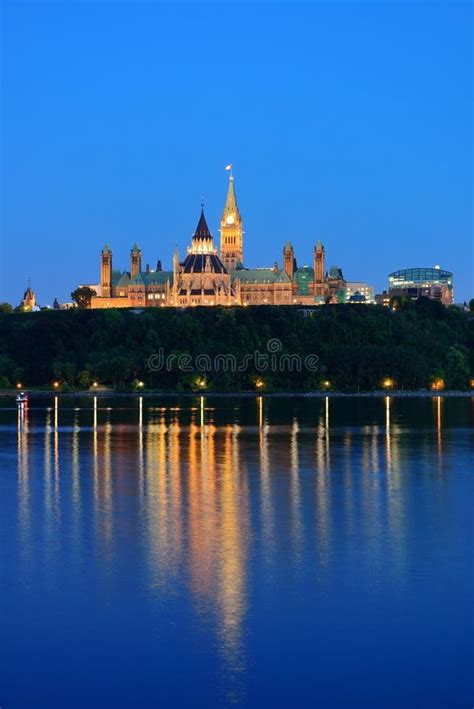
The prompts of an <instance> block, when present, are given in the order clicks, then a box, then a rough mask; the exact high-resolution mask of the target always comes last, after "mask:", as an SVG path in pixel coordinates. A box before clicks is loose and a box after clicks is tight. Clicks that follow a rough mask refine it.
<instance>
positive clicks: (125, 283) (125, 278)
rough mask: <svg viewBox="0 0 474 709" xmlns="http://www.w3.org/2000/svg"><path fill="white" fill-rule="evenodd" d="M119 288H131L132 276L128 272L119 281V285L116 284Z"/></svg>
mask: <svg viewBox="0 0 474 709" xmlns="http://www.w3.org/2000/svg"><path fill="white" fill-rule="evenodd" d="M115 285H117V286H129V285H130V274H129V273H128V271H124V272H123V273H122V275H121V276H120V278H119V279H118V281H117V283H116V284H115Z"/></svg>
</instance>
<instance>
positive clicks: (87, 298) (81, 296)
mask: <svg viewBox="0 0 474 709" xmlns="http://www.w3.org/2000/svg"><path fill="white" fill-rule="evenodd" d="M94 295H97V293H96V291H95V290H94V289H93V288H89V286H81V287H80V288H76V290H73V291H72V293H71V298H72V300H73V301H74V303H76V305H77V307H78V308H81V310H84V309H85V308H90V304H91V298H92V296H94Z"/></svg>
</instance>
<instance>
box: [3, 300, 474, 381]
mask: <svg viewBox="0 0 474 709" xmlns="http://www.w3.org/2000/svg"><path fill="white" fill-rule="evenodd" d="M269 340H272V342H270V343H269ZM277 341H279V342H281V347H280V345H279V343H278V342H277ZM255 353H256V354H255ZM473 353H474V322H473V316H472V315H469V314H467V313H463V312H461V311H459V310H457V309H455V308H451V309H446V308H444V307H442V306H440V305H439V304H438V303H434V302H430V301H427V300H424V299H420V301H418V302H416V303H409V304H406V305H404V306H403V307H401V308H400V309H399V310H398V311H396V312H393V311H391V310H390V309H388V308H383V307H381V306H365V305H354V306H350V305H341V306H333V305H328V306H323V307H319V308H317V309H315V310H314V311H311V310H305V309H301V308H292V307H241V308H194V309H192V310H190V309H188V310H179V309H167V308H156V309H151V308H150V309H145V310H143V311H142V312H138V313H137V312H133V311H130V310H95V311H91V310H74V311H42V312H38V313H13V314H1V315H0V387H1V388H6V387H8V386H10V385H13V386H14V385H15V383H16V382H22V384H23V386H25V387H28V386H41V385H44V386H47V387H50V386H51V383H52V381H53V380H56V381H57V382H59V386H60V387H61V388H62V389H67V388H79V389H80V388H88V387H89V386H90V385H91V383H92V382H94V381H96V382H98V383H99V384H103V385H113V386H115V387H117V388H120V389H126V388H130V387H132V386H135V387H136V386H137V385H138V382H143V384H142V385H140V386H143V388H153V389H158V390H166V391H176V390H178V391H181V390H188V389H198V388H206V389H214V390H218V391H240V390H249V389H250V390H251V389H255V388H261V389H262V390H263V389H265V390H267V391H272V390H273V391H278V390H281V391H293V390H295V391H296V390H298V391H301V390H306V391H308V390H313V389H319V388H332V389H340V390H359V389H360V390H372V389H375V388H380V386H381V383H382V381H383V380H384V379H387V378H389V379H391V380H393V386H394V387H396V388H404V389H418V388H426V387H429V386H430V385H431V383H432V381H433V380H434V379H438V380H441V379H442V380H443V381H444V385H445V387H446V388H449V389H467V388H469V386H470V379H471V377H472V376H473V372H474V354H473ZM180 354H181V355H183V354H184V355H188V357H187V358H184V359H183V357H182V358H181V360H180V361H179V360H178V357H177V356H178V355H180ZM229 354H231V355H233V360H232V358H230V359H229V358H227V359H225V358H224V357H219V356H218V355H229ZM258 354H261V355H266V359H267V365H266V366H265V358H263V359H260V361H258V362H257V359H256V357H258ZM285 354H290V355H297V356H298V357H299V358H300V362H301V366H300V367H298V366H297V362H298V360H297V358H290V359H288V358H286V359H285V358H284V357H283V359H282V356H283V355H285ZM169 355H176V356H175V357H171V358H169ZM199 355H206V357H202V356H201V357H200V358H199V357H198V356H199ZM309 355H314V357H313V358H311V357H310V358H309V360H307V358H308V356H309ZM216 356H217V359H216ZM150 357H151V358H152V359H151V360H150ZM167 358H168V360H169V361H168V366H166V359H167ZM196 358H198V360H197V362H196ZM305 358H306V359H305ZM290 360H291V362H290ZM183 361H184V362H186V365H185V367H184V369H183V368H182V366H181V365H182V363H183ZM160 362H161V366H160ZM233 362H234V364H233ZM307 362H311V366H309V367H308V366H307ZM285 363H286V365H287V366H286V365H285ZM315 363H316V365H315ZM150 364H151V365H152V367H154V369H153V368H150ZM290 369H292V370H293V371H289V370H290ZM232 370H236V371H232ZM298 370H299V371H298Z"/></svg>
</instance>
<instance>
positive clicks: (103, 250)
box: [102, 244, 110, 254]
mask: <svg viewBox="0 0 474 709" xmlns="http://www.w3.org/2000/svg"><path fill="white" fill-rule="evenodd" d="M102 253H103V254H110V246H109V245H108V244H105V246H104V248H103V249H102Z"/></svg>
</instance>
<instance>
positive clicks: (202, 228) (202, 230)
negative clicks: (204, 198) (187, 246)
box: [193, 209, 212, 239]
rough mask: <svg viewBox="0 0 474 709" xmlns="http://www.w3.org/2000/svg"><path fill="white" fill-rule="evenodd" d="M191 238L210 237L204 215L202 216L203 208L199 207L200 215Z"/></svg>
mask: <svg viewBox="0 0 474 709" xmlns="http://www.w3.org/2000/svg"><path fill="white" fill-rule="evenodd" d="M193 239H212V236H211V232H210V231H209V227H208V226H207V222H206V217H205V216H204V209H201V216H200V217H199V221H198V225H197V227H196V231H195V232H194V236H193Z"/></svg>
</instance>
